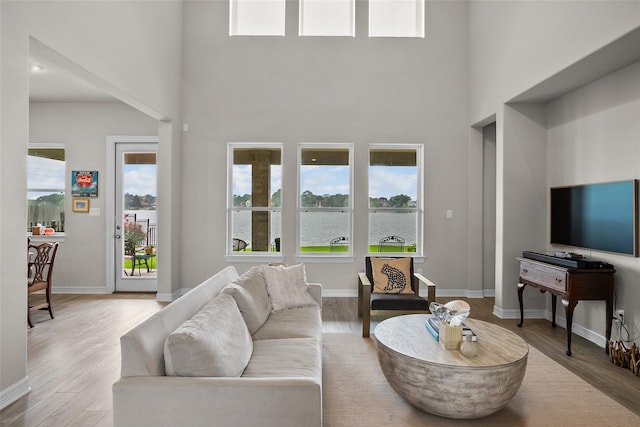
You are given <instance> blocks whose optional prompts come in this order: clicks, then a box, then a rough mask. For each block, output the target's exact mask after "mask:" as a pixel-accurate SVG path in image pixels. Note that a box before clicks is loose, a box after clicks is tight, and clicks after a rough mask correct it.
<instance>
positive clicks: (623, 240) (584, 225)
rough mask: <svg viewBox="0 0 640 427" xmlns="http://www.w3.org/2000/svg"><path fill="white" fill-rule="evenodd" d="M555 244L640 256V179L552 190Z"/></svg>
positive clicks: (552, 236)
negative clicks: (639, 228)
mask: <svg viewBox="0 0 640 427" xmlns="http://www.w3.org/2000/svg"><path fill="white" fill-rule="evenodd" d="M550 203H551V244H558V245H567V246H575V247H580V248H587V249H596V250H601V251H606V252H615V253H621V254H626V255H633V256H638V180H637V179H633V180H628V181H619V182H607V183H602V184H588V185H575V186H569V187H555V188H551V198H550Z"/></svg>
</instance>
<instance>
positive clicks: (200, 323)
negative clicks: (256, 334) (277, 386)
mask: <svg viewBox="0 0 640 427" xmlns="http://www.w3.org/2000/svg"><path fill="white" fill-rule="evenodd" d="M252 353H253V341H252V340H251V335H250V334H249V330H248V329H247V325H246V324H245V322H244V320H243V319H242V315H241V314H240V310H238V306H237V304H236V302H235V300H234V299H233V297H232V296H231V295H225V294H220V295H218V296H217V297H215V298H214V299H213V300H211V302H209V303H208V304H207V305H205V306H204V307H203V308H202V309H201V310H200V311H199V312H197V313H196V314H195V315H194V316H193V317H192V318H191V319H188V320H186V321H184V322H183V323H182V324H181V325H180V326H179V327H178V329H176V330H175V331H174V332H172V333H171V334H169V336H168V337H167V339H166V341H165V343H164V363H165V371H166V373H167V375H171V376H182V377H239V376H240V375H242V372H244V369H245V368H246V367H247V364H248V363H249V359H250V358H251V354H252Z"/></svg>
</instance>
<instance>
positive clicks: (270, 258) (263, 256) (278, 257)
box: [224, 252, 284, 264]
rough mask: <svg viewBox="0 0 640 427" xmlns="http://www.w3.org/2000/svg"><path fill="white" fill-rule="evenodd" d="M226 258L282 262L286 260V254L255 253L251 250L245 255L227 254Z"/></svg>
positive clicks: (243, 260) (257, 261)
mask: <svg viewBox="0 0 640 427" xmlns="http://www.w3.org/2000/svg"><path fill="white" fill-rule="evenodd" d="M224 260H225V261H226V262H250V263H253V264H255V263H281V262H283V261H284V255H282V254H280V253H279V254H274V255H266V254H261V253H257V254H253V253H251V252H245V253H244V254H243V255H235V254H233V255H225V257H224Z"/></svg>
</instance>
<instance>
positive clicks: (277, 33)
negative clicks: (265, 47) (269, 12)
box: [229, 0, 287, 37]
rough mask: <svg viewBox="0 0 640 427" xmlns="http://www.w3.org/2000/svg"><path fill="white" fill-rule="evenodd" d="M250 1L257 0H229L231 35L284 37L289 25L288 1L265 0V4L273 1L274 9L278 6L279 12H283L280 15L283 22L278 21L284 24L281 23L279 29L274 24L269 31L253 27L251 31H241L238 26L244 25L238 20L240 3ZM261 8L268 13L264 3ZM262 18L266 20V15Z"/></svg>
mask: <svg viewBox="0 0 640 427" xmlns="http://www.w3.org/2000/svg"><path fill="white" fill-rule="evenodd" d="M250 2H253V3H255V0H229V37H243V36H249V37H256V36H257V37H284V35H285V32H286V27H287V22H286V21H287V19H286V15H287V11H286V10H287V9H286V6H287V2H286V0H263V3H264V4H269V3H273V4H272V6H271V7H272V8H273V9H274V10H275V8H276V7H277V8H278V12H279V13H280V12H281V16H279V18H280V21H281V22H278V24H282V25H281V26H280V25H279V26H278V29H277V30H274V28H275V26H274V27H273V28H271V29H270V31H268V32H264V31H256V29H255V28H253V29H251V31H244V32H240V30H239V29H238V27H242V25H241V24H242V22H239V21H238V17H239V16H241V15H240V14H239V13H238V5H239V4H241V3H250ZM260 9H261V11H262V13H266V12H265V6H264V5H263V7H262V8H260ZM245 12H246V11H245ZM259 12H260V11H259ZM252 13H256V12H255V11H253V12H252ZM261 18H262V20H265V19H264V16H261Z"/></svg>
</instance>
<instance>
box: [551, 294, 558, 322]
mask: <svg viewBox="0 0 640 427" xmlns="http://www.w3.org/2000/svg"><path fill="white" fill-rule="evenodd" d="M557 299H558V297H557V296H556V295H554V294H551V327H553V328H555V327H556V300H557Z"/></svg>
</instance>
